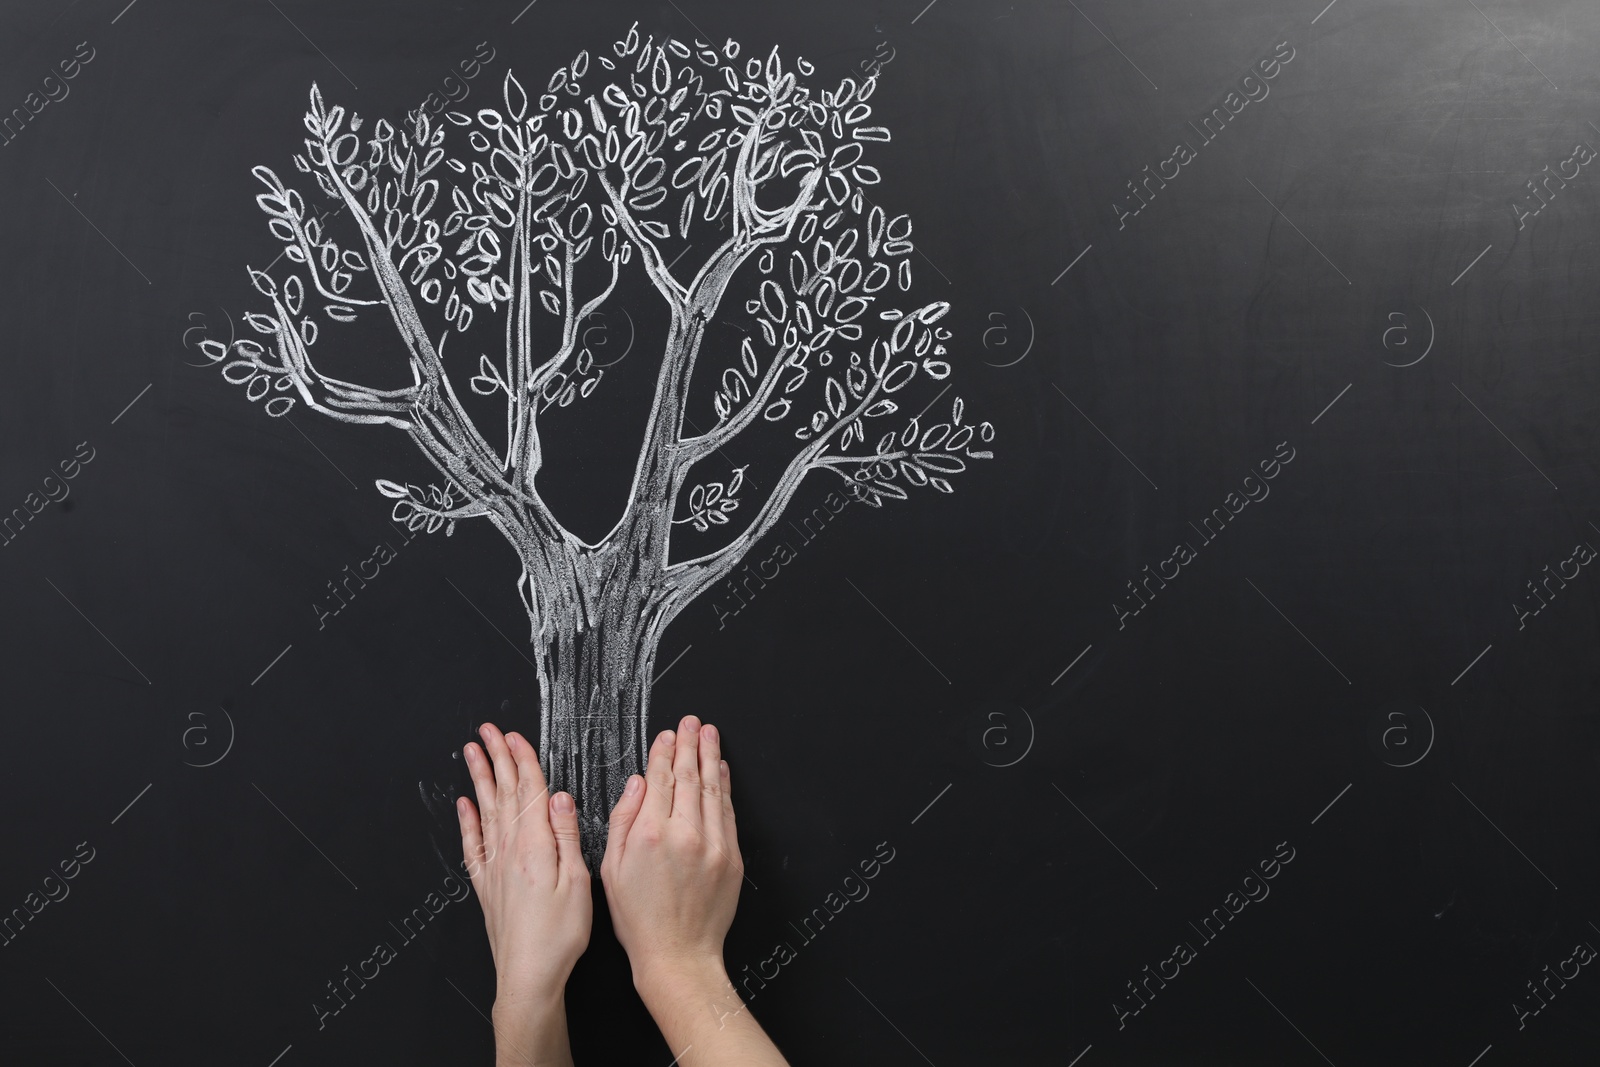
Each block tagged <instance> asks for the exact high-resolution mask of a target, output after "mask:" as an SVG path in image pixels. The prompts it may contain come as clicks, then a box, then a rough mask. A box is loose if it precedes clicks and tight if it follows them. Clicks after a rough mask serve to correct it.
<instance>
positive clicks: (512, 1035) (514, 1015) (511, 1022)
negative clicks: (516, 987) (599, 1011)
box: [489, 987, 571, 1067]
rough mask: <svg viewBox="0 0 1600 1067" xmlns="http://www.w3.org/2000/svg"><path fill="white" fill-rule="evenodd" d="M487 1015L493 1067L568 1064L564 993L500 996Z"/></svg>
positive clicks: (506, 994)
mask: <svg viewBox="0 0 1600 1067" xmlns="http://www.w3.org/2000/svg"><path fill="white" fill-rule="evenodd" d="M489 1014H490V1016H491V1019H490V1023H491V1025H492V1026H493V1027H494V1034H495V1041H494V1043H495V1065H496V1067H536V1065H543V1064H551V1063H568V1064H570V1063H571V1053H570V1051H569V1050H568V1045H567V1007H566V992H565V990H564V989H562V988H560V987H557V988H555V989H554V990H543V991H540V992H521V991H518V992H514V993H513V992H506V993H501V994H499V995H497V996H496V997H495V1001H494V1006H493V1007H492V1008H490V1009H489Z"/></svg>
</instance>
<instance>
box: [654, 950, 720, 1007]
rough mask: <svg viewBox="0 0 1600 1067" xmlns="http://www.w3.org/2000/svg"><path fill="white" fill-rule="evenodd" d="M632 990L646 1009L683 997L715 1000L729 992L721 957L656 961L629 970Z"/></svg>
mask: <svg viewBox="0 0 1600 1067" xmlns="http://www.w3.org/2000/svg"><path fill="white" fill-rule="evenodd" d="M633 988H634V989H635V990H636V991H637V992H638V994H639V998H640V999H641V1000H643V1001H644V1002H645V1004H646V1005H647V1006H648V1005H650V1004H651V1003H653V1002H666V1001H673V1000H679V999H683V998H685V997H695V998H706V997H719V996H721V995H722V994H724V993H726V992H727V991H729V990H731V989H732V988H733V984H732V982H730V981H729V980H728V972H727V969H726V968H725V967H724V966H723V963H722V957H721V955H720V954H719V955H716V956H699V957H692V958H688V959H672V960H656V961H653V962H651V963H648V964H644V965H641V966H635V967H634V968H633Z"/></svg>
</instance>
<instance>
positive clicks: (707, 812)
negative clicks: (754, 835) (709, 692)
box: [700, 723, 722, 849]
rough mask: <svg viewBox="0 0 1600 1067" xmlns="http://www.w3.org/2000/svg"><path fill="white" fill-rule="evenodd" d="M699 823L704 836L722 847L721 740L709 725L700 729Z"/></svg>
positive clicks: (713, 727)
mask: <svg viewBox="0 0 1600 1067" xmlns="http://www.w3.org/2000/svg"><path fill="white" fill-rule="evenodd" d="M700 822H701V824H702V825H703V827H704V829H705V835H706V838H707V840H709V841H710V842H711V843H712V844H713V845H715V846H716V847H717V848H719V849H720V848H721V847H722V738H721V736H720V735H719V734H718V733H717V728H716V727H715V726H712V725H710V724H709V723H708V724H706V725H705V726H702V727H701V728H700Z"/></svg>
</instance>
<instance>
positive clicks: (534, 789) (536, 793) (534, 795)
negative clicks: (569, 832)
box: [506, 732, 550, 836]
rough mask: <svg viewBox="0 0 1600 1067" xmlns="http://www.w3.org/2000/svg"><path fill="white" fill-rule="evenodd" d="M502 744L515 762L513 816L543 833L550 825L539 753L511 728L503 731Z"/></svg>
mask: <svg viewBox="0 0 1600 1067" xmlns="http://www.w3.org/2000/svg"><path fill="white" fill-rule="evenodd" d="M506 748H507V749H509V750H510V752H511V758H512V759H513V760H515V761H516V764H517V813H516V815H515V816H513V818H514V819H520V820H522V823H523V825H525V826H527V827H528V828H529V829H531V830H532V831H533V832H534V833H535V834H539V835H541V836H544V835H546V834H547V833H548V831H549V829H550V813H549V811H548V810H547V809H548V807H549V801H550V787H549V786H547V785H545V781H544V771H543V770H541V769H540V768H539V754H538V753H537V752H535V751H534V750H533V746H532V745H530V744H529V743H528V739H527V738H526V737H523V736H522V735H521V734H519V733H515V732H512V733H509V734H506Z"/></svg>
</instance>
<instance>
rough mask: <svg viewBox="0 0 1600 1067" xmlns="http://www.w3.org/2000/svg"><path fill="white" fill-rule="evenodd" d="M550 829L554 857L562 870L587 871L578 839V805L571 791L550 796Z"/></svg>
mask: <svg viewBox="0 0 1600 1067" xmlns="http://www.w3.org/2000/svg"><path fill="white" fill-rule="evenodd" d="M550 831H551V833H553V834H555V836H556V858H557V861H558V863H559V864H560V867H561V869H562V871H563V872H573V873H575V872H577V871H580V870H581V871H584V872H585V873H587V872H588V868H586V867H585V866H584V865H583V846H582V844H581V843H580V841H579V839H578V807H577V805H576V804H574V803H573V802H572V794H571V793H557V794H555V795H554V796H552V797H551V798H550Z"/></svg>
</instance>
